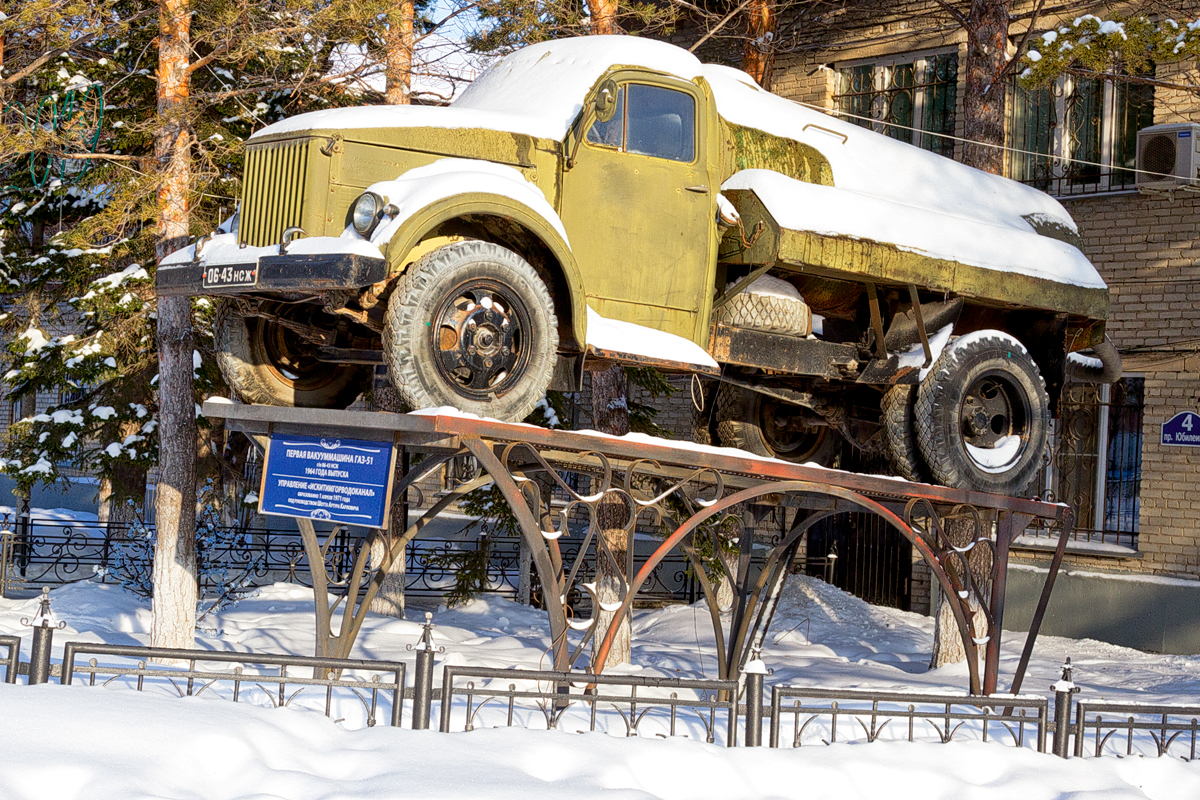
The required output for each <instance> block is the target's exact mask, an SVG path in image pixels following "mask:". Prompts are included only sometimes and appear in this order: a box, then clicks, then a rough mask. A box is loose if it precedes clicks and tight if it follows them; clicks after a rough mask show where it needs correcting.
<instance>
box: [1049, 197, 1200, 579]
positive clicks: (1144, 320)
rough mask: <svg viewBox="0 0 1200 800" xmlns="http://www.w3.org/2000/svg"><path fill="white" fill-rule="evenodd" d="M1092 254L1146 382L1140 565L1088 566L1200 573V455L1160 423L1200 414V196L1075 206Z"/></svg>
mask: <svg viewBox="0 0 1200 800" xmlns="http://www.w3.org/2000/svg"><path fill="white" fill-rule="evenodd" d="M1065 205H1066V206H1067V208H1068V210H1069V211H1070V212H1071V215H1072V216H1073V217H1074V218H1075V221H1076V223H1077V224H1078V225H1079V231H1080V234H1081V236H1082V237H1083V240H1084V252H1085V253H1087V255H1088V257H1089V258H1090V259H1091V261H1092V263H1093V264H1095V265H1096V268H1097V269H1098V270H1099V271H1100V274H1101V275H1102V276H1104V279H1105V280H1106V281H1108V282H1109V288H1110V293H1111V297H1112V311H1111V318H1110V321H1109V325H1108V331H1109V335H1110V336H1111V337H1112V339H1113V341H1114V343H1115V344H1116V345H1117V348H1118V350H1120V351H1121V353H1122V355H1123V358H1124V362H1125V370H1126V372H1127V373H1133V374H1142V375H1144V376H1145V379H1146V394H1145V416H1144V422H1143V427H1142V433H1143V445H1142V487H1141V512H1140V515H1139V524H1140V535H1139V542H1138V550H1139V551H1140V555H1141V558H1140V559H1125V560H1122V561H1120V562H1116V563H1113V562H1111V561H1099V560H1097V559H1083V558H1082V557H1074V558H1073V559H1072V560H1073V561H1074V562H1075V563H1078V564H1080V565H1084V564H1087V565H1104V566H1117V567H1119V568H1122V569H1131V570H1136V571H1145V572H1155V573H1172V574H1186V575H1195V576H1200V518H1198V517H1197V513H1196V512H1197V511H1198V510H1200V452H1197V451H1196V450H1195V449H1193V448H1189V447H1171V446H1166V447H1164V446H1162V445H1161V444H1160V443H1159V442H1160V440H1161V437H1160V435H1159V433H1160V426H1161V425H1162V423H1163V422H1166V421H1167V420H1168V419H1170V418H1171V417H1172V416H1174V415H1175V414H1176V413H1178V412H1180V411H1188V410H1197V409H1198V408H1200V356H1197V355H1196V350H1197V347H1198V346H1200V314H1198V313H1197V308H1196V302H1195V298H1196V292H1197V288H1200V263H1198V259H1200V198H1194V197H1191V196H1184V195H1181V196H1180V197H1178V198H1177V199H1175V200H1170V199H1168V198H1160V197H1146V196H1142V195H1137V194H1121V195H1109V196H1102V197H1094V198H1087V199H1083V198H1081V199H1076V200H1071V201H1070V202H1067V203H1065Z"/></svg>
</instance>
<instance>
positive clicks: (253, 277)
mask: <svg viewBox="0 0 1200 800" xmlns="http://www.w3.org/2000/svg"><path fill="white" fill-rule="evenodd" d="M256 283H258V267H257V266H253V267H251V266H246V265H244V264H231V265H226V266H215V267H205V268H204V278H203V279H202V280H201V285H202V286H203V287H204V288H205V289H217V288H221V287H225V286H253V285H255V284H256Z"/></svg>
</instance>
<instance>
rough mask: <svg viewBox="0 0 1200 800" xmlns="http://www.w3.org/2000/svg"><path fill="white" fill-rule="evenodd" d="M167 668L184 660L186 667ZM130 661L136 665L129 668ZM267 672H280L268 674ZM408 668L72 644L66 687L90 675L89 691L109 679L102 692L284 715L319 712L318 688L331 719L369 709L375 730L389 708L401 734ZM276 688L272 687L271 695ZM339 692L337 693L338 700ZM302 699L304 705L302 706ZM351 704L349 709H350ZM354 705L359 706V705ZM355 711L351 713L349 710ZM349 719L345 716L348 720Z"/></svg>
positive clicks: (394, 664)
mask: <svg viewBox="0 0 1200 800" xmlns="http://www.w3.org/2000/svg"><path fill="white" fill-rule="evenodd" d="M84 656H93V657H92V658H90V659H88V660H87V662H86V663H76V660H77V659H78V658H80V657H84ZM95 656H107V657H110V658H113V657H115V658H119V659H124V660H125V661H124V662H116V663H113V662H106V663H104V664H101V663H100V662H99V660H98V659H97V658H95ZM151 659H153V660H157V661H160V662H171V661H183V662H185V663H186V667H183V668H179V667H173V666H169V665H168V664H167V663H163V664H161V665H154V666H151V665H150V664H149V663H148V662H149V661H150V660H151ZM129 660H132V661H134V663H132V664H130V663H128V661H129ZM203 664H232V665H236V666H234V667H233V669H232V670H225V671H220V670H215V669H203V668H198V665H203ZM264 668H275V669H273V670H271V671H267V670H266V669H264ZM289 669H291V670H298V669H305V670H308V671H309V672H310V674H311V677H303V676H300V675H297V674H295V673H294V672H293V673H292V674H289V672H288V671H289ZM404 674H405V665H404V663H403V662H400V661H367V660H361V659H343V658H311V657H305V656H287V655H270V654H262V653H258V654H256V653H223V652H208V651H204V652H197V651H195V650H173V649H170V648H160V647H130V646H125V645H97V644H87V643H83V642H67V644H66V647H65V648H64V649H63V663H62V681H61V682H62V683H63V684H64V685H69V684H71V683H73V682H74V680H75V678H76V676H80V677H84V676H86V679H87V685H89V686H95V685H96V680H97V678H98V677H100V676H108V677H107V680H104V681H103V682H102V683H101V685H102V686H111V685H114V684H116V685H118V686H123V687H125V688H133V689H135V690H136V691H139V692H141V691H146V690H147V689H150V690H159V691H167V692H172V691H173V692H174V693H175V694H178V696H180V697H195V696H199V695H202V694H205V693H208V694H210V695H219V696H220V697H222V698H223V699H226V700H232V701H233V702H235V703H237V702H239V701H243V700H245V701H246V702H249V703H253V704H256V705H262V704H264V703H266V704H269V705H271V706H273V707H276V708H279V707H282V706H291V705H293V704H294V703H295V704H297V705H303V706H304V707H309V708H311V707H312V706H311V704H310V703H309V702H307V701H308V700H309V699H310V697H311V695H310V696H305V697H303V698H302V697H301V695H302V694H303V693H304V692H305V691H308V690H309V689H312V688H317V687H319V688H322V689H324V692H323V693H322V694H323V698H322V699H321V700H319V701H318V702H323V709H324V713H325V716H327V717H330V718H333V716H334V711H335V709H336V710H337V711H338V712H339V713H342V714H345V713H346V712H348V710H349V708H357V707H358V704H361V709H362V711H363V714H364V716H363V717H362V720H363V722H364V723H365V724H366V726H367V727H372V726H374V725H375V723H376V721H377V719H378V718H379V712H380V710H381V705H382V706H383V709H382V710H383V711H384V712H385V713H386V714H387V716H386V719H388V720H389V724H391V725H392V726H394V727H399V725H400V722H401V717H402V714H403V708H404ZM268 687H270V688H268ZM335 692H336V694H335ZM297 699H300V700H301V702H300V703H296V701H297ZM346 701H348V702H346ZM354 701H358V704H356V703H355V702H354ZM347 706H349V708H348V707H347ZM342 719H343V720H344V719H345V717H344V716H343V718H342Z"/></svg>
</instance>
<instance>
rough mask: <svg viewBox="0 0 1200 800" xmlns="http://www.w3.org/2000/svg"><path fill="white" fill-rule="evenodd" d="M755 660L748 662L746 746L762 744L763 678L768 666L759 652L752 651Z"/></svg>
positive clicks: (746, 671)
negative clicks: (759, 655) (760, 657)
mask: <svg viewBox="0 0 1200 800" xmlns="http://www.w3.org/2000/svg"><path fill="white" fill-rule="evenodd" d="M751 655H753V656H754V658H753V660H752V661H750V662H749V663H747V664H746V669H745V670H744V672H745V675H746V747H761V746H762V723H763V680H764V679H765V678H766V675H767V668H766V666H765V665H764V664H763V662H762V661H761V660H760V659H759V657H758V653H752V654H751Z"/></svg>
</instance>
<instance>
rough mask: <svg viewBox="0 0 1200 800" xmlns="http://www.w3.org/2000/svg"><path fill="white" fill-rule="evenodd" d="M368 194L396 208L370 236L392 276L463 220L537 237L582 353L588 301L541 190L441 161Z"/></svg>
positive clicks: (487, 167)
mask: <svg viewBox="0 0 1200 800" xmlns="http://www.w3.org/2000/svg"><path fill="white" fill-rule="evenodd" d="M369 191H372V192H375V193H376V194H378V195H380V196H381V197H383V198H384V199H385V200H386V201H387V203H389V204H390V205H392V206H394V207H395V212H396V213H394V214H392V215H390V216H389V217H385V218H384V220H383V221H382V222H381V224H380V225H379V226H378V227H377V228H376V230H375V231H374V232H373V233H372V236H371V242H372V243H373V244H375V245H376V246H378V247H379V248H380V250H382V251H383V253H384V255H385V257H386V258H387V260H388V270H389V274H390V275H394V274H396V273H397V272H398V271H399V270H400V269H402V268H403V266H404V265H405V264H406V263H407V261H408V256H409V254H410V253H412V251H413V249H414V248H415V247H416V246H417V245H418V244H419V243H420V242H421V241H422V240H423V239H425V238H426V237H427V236H428V235H429V234H430V232H432V231H434V230H436V229H437V228H438V226H440V225H442V224H443V223H445V222H449V221H451V220H455V219H461V218H463V217H466V216H472V217H498V218H502V219H505V220H508V221H510V222H512V223H514V224H516V225H519V226H520V227H521V228H523V229H524V230H526V231H527V232H528V233H529V234H531V235H532V236H534V237H536V238H537V239H538V241H540V242H541V244H542V245H543V246H544V247H545V248H546V250H548V251H549V253H550V255H551V256H552V258H553V259H554V261H555V262H556V266H557V268H558V270H559V272H560V274H559V275H557V276H554V278H555V279H556V282H557V281H558V280H561V285H560V287H558V288H565V290H566V294H567V296H566V297H565V298H563V297H560V298H559V303H560V309H559V311H560V314H561V312H562V311H567V312H568V314H569V318H568V319H567V320H565V322H566V323H567V325H568V326H569V330H570V332H571V334H572V338H573V339H574V340H575V344H576V345H577V346H578V348H579V349H581V350H582V347H583V343H584V342H586V341H587V301H586V299H585V296H584V287H583V279H582V276H581V275H580V271H579V266H578V264H577V263H576V261H575V256H574V255H573V254H572V252H571V245H570V241H569V240H568V238H567V232H566V229H565V228H564V227H563V224H562V220H561V219H559V217H558V214H557V213H556V212H555V210H554V208H553V207H552V206H551V205H550V204H549V203H548V202H547V201H546V198H545V196H544V195H543V194H542V192H541V190H540V189H538V188H537V186H536V185H535V184H533V183H532V182H530V181H528V180H526V179H525V176H524V175H522V174H521V173H520V172H519V171H518V170H516V169H514V168H512V167H506V166H502V165H499V164H492V163H490V162H486V161H474V160H469V159H442V160H440V161H437V162H435V163H433V164H430V165H428V166H426V167H419V168H417V169H414V170H410V171H409V172H406V173H405V174H404V175H402V176H401V177H400V178H398V179H397V180H392V181H382V182H380V183H377V184H374V185H372V186H371V187H370V189H369ZM352 232H353V228H348V229H347V235H350V234H351V233H352ZM551 266H552V267H553V266H555V265H551ZM551 288H552V289H554V288H556V287H551ZM564 344H567V342H566V341H565V337H564Z"/></svg>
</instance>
